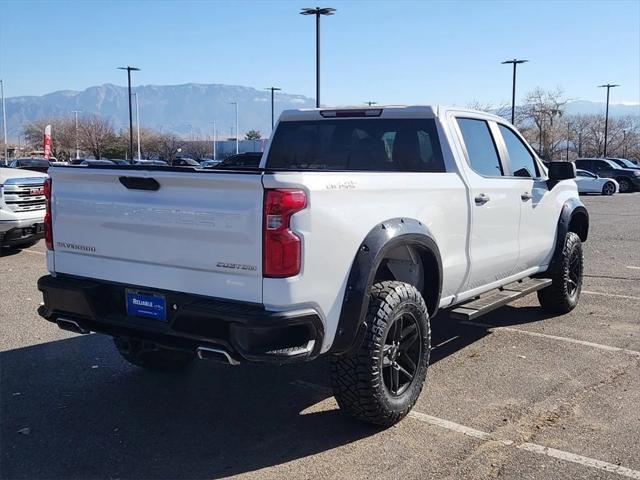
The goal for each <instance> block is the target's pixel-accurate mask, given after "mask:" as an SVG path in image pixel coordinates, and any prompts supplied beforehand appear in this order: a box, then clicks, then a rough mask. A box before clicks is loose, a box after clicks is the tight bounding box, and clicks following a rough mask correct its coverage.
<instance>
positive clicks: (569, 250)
mask: <svg viewBox="0 0 640 480" xmlns="http://www.w3.org/2000/svg"><path fill="white" fill-rule="evenodd" d="M551 268H552V270H550V271H549V274H550V275H549V278H550V279H551V280H552V283H551V285H549V286H548V287H547V288H543V289H542V290H538V300H539V301H540V306H542V308H543V310H546V311H548V312H552V313H559V314H564V313H569V312H570V311H571V310H573V309H574V308H575V307H576V305H577V304H578V299H579V298H580V292H581V290H582V272H583V269H584V257H583V253H582V242H581V241H580V237H578V235H576V234H575V233H573V232H568V233H567V235H566V236H565V239H564V246H563V248H562V252H561V254H560V256H559V258H557V259H555V261H554V263H553V266H552V267H551Z"/></svg>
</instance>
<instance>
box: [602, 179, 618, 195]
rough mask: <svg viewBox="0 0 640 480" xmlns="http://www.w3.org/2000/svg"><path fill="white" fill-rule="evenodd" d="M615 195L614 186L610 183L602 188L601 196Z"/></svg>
mask: <svg viewBox="0 0 640 480" xmlns="http://www.w3.org/2000/svg"><path fill="white" fill-rule="evenodd" d="M614 193H616V186H615V185H614V184H613V183H612V182H607V183H605V184H604V185H603V186H602V195H607V196H609V195H613V194H614Z"/></svg>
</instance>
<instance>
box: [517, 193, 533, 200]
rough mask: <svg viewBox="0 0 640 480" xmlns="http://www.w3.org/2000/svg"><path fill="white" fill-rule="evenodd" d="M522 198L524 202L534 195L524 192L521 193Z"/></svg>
mask: <svg viewBox="0 0 640 480" xmlns="http://www.w3.org/2000/svg"><path fill="white" fill-rule="evenodd" d="M520 198H521V199H522V201H523V202H526V201H527V200H531V199H532V198H533V197H532V196H531V194H530V193H529V192H524V193H523V194H522V195H520Z"/></svg>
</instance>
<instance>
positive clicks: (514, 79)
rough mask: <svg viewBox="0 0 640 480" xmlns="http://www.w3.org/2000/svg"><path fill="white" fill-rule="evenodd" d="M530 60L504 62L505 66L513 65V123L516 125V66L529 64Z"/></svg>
mask: <svg viewBox="0 0 640 480" xmlns="http://www.w3.org/2000/svg"><path fill="white" fill-rule="evenodd" d="M528 61H529V60H518V59H517V58H514V59H513V60H505V61H504V62H502V64H503V65H505V64H509V63H512V64H513V84H512V85H511V123H515V119H516V66H517V65H519V64H521V63H527V62H528Z"/></svg>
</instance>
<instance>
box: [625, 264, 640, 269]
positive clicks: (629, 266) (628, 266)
mask: <svg viewBox="0 0 640 480" xmlns="http://www.w3.org/2000/svg"><path fill="white" fill-rule="evenodd" d="M625 266H626V267H627V268H630V269H631V270H640V267H634V266H633V265H625Z"/></svg>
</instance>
